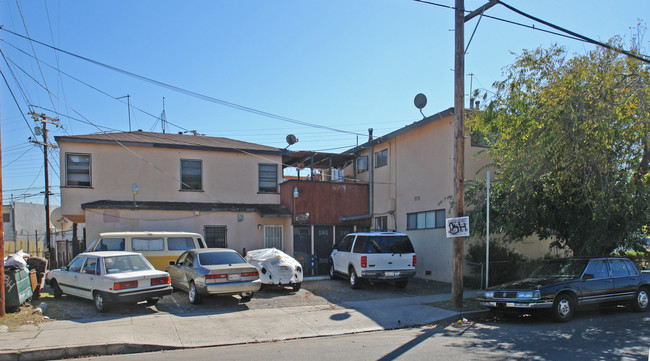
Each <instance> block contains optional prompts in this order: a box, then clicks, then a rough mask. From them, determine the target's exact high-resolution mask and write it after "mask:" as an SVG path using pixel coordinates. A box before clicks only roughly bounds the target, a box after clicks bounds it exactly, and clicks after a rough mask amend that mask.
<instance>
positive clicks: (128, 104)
mask: <svg viewBox="0 0 650 361" xmlns="http://www.w3.org/2000/svg"><path fill="white" fill-rule="evenodd" d="M123 98H126V104H127V107H128V110H129V132H130V131H131V95H130V94H127V95H125V96H123V97H119V98H115V99H118V100H119V99H123ZM123 104H124V103H123Z"/></svg>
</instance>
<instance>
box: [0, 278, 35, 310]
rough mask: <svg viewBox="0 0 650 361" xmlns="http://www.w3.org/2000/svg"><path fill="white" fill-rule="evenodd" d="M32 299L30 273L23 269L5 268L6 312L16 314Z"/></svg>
mask: <svg viewBox="0 0 650 361" xmlns="http://www.w3.org/2000/svg"><path fill="white" fill-rule="evenodd" d="M30 297H32V284H31V281H30V278H29V272H28V271H27V270H25V269H21V268H5V312H16V311H18V310H19V309H20V305H22V304H23V303H25V302H26V301H27V300H28V299H29V298H30Z"/></svg>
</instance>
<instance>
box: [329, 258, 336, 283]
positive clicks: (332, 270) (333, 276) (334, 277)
mask: <svg viewBox="0 0 650 361" xmlns="http://www.w3.org/2000/svg"><path fill="white" fill-rule="evenodd" d="M330 279H331V280H333V279H336V270H335V269H334V262H332V261H330Z"/></svg>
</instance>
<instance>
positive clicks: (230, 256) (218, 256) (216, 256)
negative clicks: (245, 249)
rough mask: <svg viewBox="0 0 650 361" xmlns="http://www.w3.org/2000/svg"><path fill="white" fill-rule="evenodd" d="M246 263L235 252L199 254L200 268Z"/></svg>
mask: <svg viewBox="0 0 650 361" xmlns="http://www.w3.org/2000/svg"><path fill="white" fill-rule="evenodd" d="M235 263H246V261H244V259H243V258H241V256H240V255H239V254H238V253H235V252H205V253H199V264H200V265H201V266H215V265H221V264H235Z"/></svg>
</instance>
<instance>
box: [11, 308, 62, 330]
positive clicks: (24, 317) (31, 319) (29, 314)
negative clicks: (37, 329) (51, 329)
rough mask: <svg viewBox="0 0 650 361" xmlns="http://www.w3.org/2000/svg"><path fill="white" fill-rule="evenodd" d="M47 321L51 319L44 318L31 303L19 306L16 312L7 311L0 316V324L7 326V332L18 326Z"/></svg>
mask: <svg viewBox="0 0 650 361" xmlns="http://www.w3.org/2000/svg"><path fill="white" fill-rule="evenodd" d="M49 321H52V320H51V319H49V318H45V317H44V316H43V314H42V313H40V312H39V311H37V310H36V309H35V308H33V307H32V306H31V305H28V306H23V307H21V308H20V311H18V312H12V313H9V312H7V313H5V316H4V317H0V325H4V326H7V329H8V330H9V332H14V331H16V330H18V328H19V327H20V326H24V325H38V324H39V323H41V322H49Z"/></svg>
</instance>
